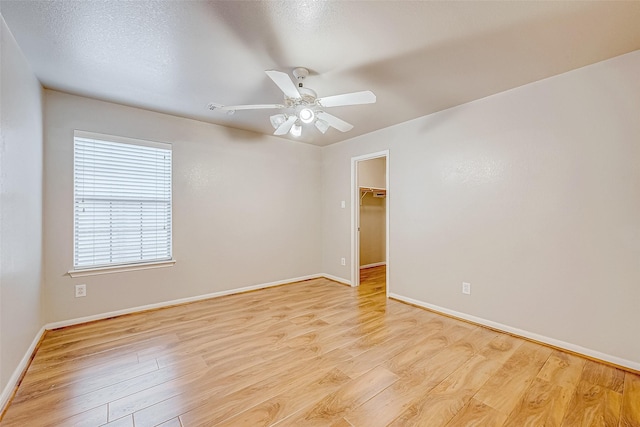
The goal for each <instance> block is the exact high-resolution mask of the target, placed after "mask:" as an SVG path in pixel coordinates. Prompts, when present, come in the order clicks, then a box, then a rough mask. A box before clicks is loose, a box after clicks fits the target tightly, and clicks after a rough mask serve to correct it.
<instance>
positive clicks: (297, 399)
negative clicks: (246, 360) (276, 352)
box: [216, 369, 351, 427]
mask: <svg viewBox="0 0 640 427" xmlns="http://www.w3.org/2000/svg"><path fill="white" fill-rule="evenodd" d="M350 379H351V378H349V377H348V376H347V375H345V374H344V373H343V372H341V371H340V370H339V369H332V370H331V371H329V372H328V373H327V374H325V375H324V376H322V377H320V378H319V379H317V380H315V381H312V382H310V383H305V384H302V385H301V386H300V387H296V388H292V389H290V390H288V391H287V392H285V393H281V394H279V395H277V396H275V397H272V398H271V399H268V400H265V401H264V402H262V403H260V404H258V405H256V406H253V407H251V408H250V409H247V410H246V411H243V412H241V413H239V414H238V415H236V416H234V417H231V418H228V419H227V420H226V421H223V422H221V423H218V424H216V425H217V426H220V427H223V426H227V427H233V426H239V425H243V426H270V425H272V424H275V423H277V422H279V421H281V420H283V419H285V418H287V417H289V416H291V415H293V414H294V413H296V412H298V411H299V410H301V409H302V408H304V407H305V406H306V405H308V402H309V400H312V401H313V400H320V399H322V398H323V397H324V396H325V395H327V394H330V393H332V392H334V391H335V390H336V389H337V388H338V387H339V386H341V385H342V384H344V383H345V382H347V381H349V380H350Z"/></svg>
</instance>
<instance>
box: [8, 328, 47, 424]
mask: <svg viewBox="0 0 640 427" xmlns="http://www.w3.org/2000/svg"><path fill="white" fill-rule="evenodd" d="M44 332H45V328H44V327H42V328H40V330H39V331H38V333H37V334H36V336H35V338H34V339H33V341H32V342H31V345H30V346H29V348H28V349H27V351H26V352H25V353H24V356H23V357H22V359H21V360H20V363H18V366H16V369H14V370H13V374H12V375H11V378H9V381H7V384H6V385H5V386H4V389H3V390H2V394H1V395H0V414H2V412H3V411H4V409H5V406H6V405H7V403H8V402H9V399H10V398H11V395H12V394H13V390H15V388H16V386H17V385H18V381H20V378H21V377H22V374H23V373H24V372H25V370H26V369H27V368H28V367H29V362H30V361H31V357H32V356H33V352H34V351H36V346H37V345H38V343H39V342H40V339H41V338H42V336H43V335H44Z"/></svg>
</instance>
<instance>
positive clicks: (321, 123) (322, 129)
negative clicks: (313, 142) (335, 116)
mask: <svg viewBox="0 0 640 427" xmlns="http://www.w3.org/2000/svg"><path fill="white" fill-rule="evenodd" d="M315 125H316V128H318V130H319V131H320V132H322V133H323V134H324V133H325V132H327V129H329V123H327V122H325V121H324V120H320V119H318V120H316V122H315Z"/></svg>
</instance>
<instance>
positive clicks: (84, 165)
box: [73, 131, 171, 270]
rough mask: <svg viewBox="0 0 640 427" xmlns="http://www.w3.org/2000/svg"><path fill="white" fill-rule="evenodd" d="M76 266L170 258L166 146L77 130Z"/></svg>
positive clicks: (74, 181) (169, 190) (77, 267)
mask: <svg viewBox="0 0 640 427" xmlns="http://www.w3.org/2000/svg"><path fill="white" fill-rule="evenodd" d="M73 152H74V174H73V188H74V202H73V203H74V208H73V211H74V253H73V267H74V269H75V270H80V269H91V268H100V267H110V266H118V265H130V264H139V263H152V262H158V261H167V260H171V145H170V144H162V143H156V142H148V141H140V140H131V139H128V138H120V137H112V136H107V135H97V134H90V133H87V132H80V131H76V132H75V135H74V151H73Z"/></svg>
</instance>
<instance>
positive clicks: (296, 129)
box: [290, 123, 302, 136]
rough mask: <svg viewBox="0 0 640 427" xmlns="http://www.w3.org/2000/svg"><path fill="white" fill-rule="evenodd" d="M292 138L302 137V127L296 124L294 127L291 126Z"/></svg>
mask: <svg viewBox="0 0 640 427" xmlns="http://www.w3.org/2000/svg"><path fill="white" fill-rule="evenodd" d="M290 133H291V135H292V136H300V135H302V126H300V125H299V124H297V123H296V124H295V125H293V126H291V131H290Z"/></svg>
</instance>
